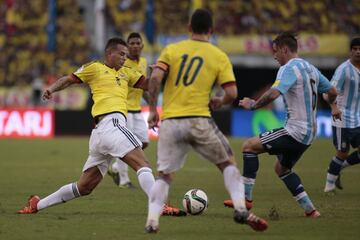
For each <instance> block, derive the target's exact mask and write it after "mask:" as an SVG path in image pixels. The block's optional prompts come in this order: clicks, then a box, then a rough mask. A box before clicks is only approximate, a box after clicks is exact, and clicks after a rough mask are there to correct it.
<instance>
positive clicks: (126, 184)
mask: <svg viewBox="0 0 360 240" xmlns="http://www.w3.org/2000/svg"><path fill="white" fill-rule="evenodd" d="M119 188H128V189H135V188H136V187H135V185H134V184H132V183H131V182H127V183H124V184H120V185H119Z"/></svg>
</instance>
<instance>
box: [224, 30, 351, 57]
mask: <svg viewBox="0 0 360 240" xmlns="http://www.w3.org/2000/svg"><path fill="white" fill-rule="evenodd" d="M274 37H275V36H258V35H254V36H232V37H226V36H220V37H219V38H218V39H217V45H218V46H219V47H220V48H221V49H223V50H224V51H225V52H226V53H228V54H260V55H265V54H266V55H267V54H271V41H272V39H273V38H274ZM298 44H299V53H300V54H301V55H309V56H310V55H312V56H338V57H342V56H346V55H347V54H348V52H349V46H348V45H349V37H348V36H347V35H342V34H337V35H335V34H324V35H317V34H300V35H299V36H298Z"/></svg>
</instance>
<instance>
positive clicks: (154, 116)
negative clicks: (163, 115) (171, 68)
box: [148, 67, 165, 128]
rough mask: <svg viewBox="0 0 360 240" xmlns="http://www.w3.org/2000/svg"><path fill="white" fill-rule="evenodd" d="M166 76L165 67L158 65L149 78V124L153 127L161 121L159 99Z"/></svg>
mask: <svg viewBox="0 0 360 240" xmlns="http://www.w3.org/2000/svg"><path fill="white" fill-rule="evenodd" d="M164 76H165V71H164V69H162V68H160V67H157V68H155V69H154V70H153V72H152V73H151V77H150V80H149V89H148V92H149V94H148V97H149V98H148V100H149V101H148V103H149V110H150V113H149V118H148V124H149V128H153V127H155V126H157V123H158V122H159V114H158V112H157V109H156V107H157V100H158V96H159V93H160V89H161V82H162V80H163V78H164Z"/></svg>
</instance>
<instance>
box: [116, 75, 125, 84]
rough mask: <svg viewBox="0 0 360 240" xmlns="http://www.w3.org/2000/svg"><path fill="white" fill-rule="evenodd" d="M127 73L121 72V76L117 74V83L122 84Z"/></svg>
mask: <svg viewBox="0 0 360 240" xmlns="http://www.w3.org/2000/svg"><path fill="white" fill-rule="evenodd" d="M125 77H126V76H125V74H122V73H119V76H116V77H115V79H116V83H117V84H118V85H119V86H121V79H123V78H125Z"/></svg>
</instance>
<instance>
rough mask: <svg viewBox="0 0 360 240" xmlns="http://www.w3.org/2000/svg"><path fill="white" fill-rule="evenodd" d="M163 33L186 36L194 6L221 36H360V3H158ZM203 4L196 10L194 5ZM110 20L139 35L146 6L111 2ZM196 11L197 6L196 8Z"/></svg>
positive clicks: (138, 0)
mask: <svg viewBox="0 0 360 240" xmlns="http://www.w3.org/2000/svg"><path fill="white" fill-rule="evenodd" d="M154 2H155V21H156V28H157V32H159V33H163V34H170V35H176V34H186V33H187V23H188V16H189V13H190V12H191V10H192V9H193V7H194V5H197V6H198V5H200V6H203V7H206V8H208V9H210V10H211V11H212V12H213V14H214V17H215V23H216V24H215V32H216V33H217V34H225V35H236V34H272V33H278V32H280V31H288V30H294V31H297V32H300V31H302V32H308V33H339V32H342V33H348V34H350V35H353V34H357V33H359V31H360V1H358V0H357V1H352V0H342V1H338V0H266V1H256V0H211V1H206V0H181V1H168V0H154ZM195 2H196V3H197V4H194V3H195ZM107 5H108V9H109V17H110V18H111V19H112V20H113V22H114V23H115V25H116V28H117V29H118V30H119V32H129V31H138V30H141V29H142V25H143V23H144V16H145V14H144V12H145V9H146V0H123V1H118V0H107ZM195 7H196V6H195Z"/></svg>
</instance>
